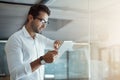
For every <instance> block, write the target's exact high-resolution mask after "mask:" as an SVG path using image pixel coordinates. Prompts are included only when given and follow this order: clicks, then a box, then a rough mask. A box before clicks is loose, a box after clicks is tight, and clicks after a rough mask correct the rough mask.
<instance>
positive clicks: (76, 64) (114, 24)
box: [0, 0, 120, 80]
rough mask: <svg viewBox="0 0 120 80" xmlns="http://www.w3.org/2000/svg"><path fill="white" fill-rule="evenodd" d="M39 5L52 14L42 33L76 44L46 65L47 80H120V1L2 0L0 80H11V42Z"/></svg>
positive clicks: (0, 2) (0, 18)
mask: <svg viewBox="0 0 120 80" xmlns="http://www.w3.org/2000/svg"><path fill="white" fill-rule="evenodd" d="M35 3H43V4H45V5H47V6H48V7H49V8H50V9H51V12H52V13H51V15H50V18H49V23H50V24H48V26H47V27H46V29H45V30H44V31H43V32H42V34H43V35H45V36H46V37H49V38H51V39H57V40H63V41H73V43H74V44H73V46H72V49H73V50H66V51H65V52H64V53H63V55H62V56H61V57H60V58H59V59H58V60H56V61H55V62H54V63H52V64H46V65H45V75H44V80H120V69H119V68H120V36H119V34H120V31H119V30H120V28H119V26H120V23H119V21H120V5H119V4H120V1H119V0H0V80H10V79H9V77H10V75H9V70H8V66H7V61H6V54H5V51H4V46H5V44H6V42H7V39H8V38H9V37H10V35H12V34H13V33H14V32H16V31H17V30H18V29H19V28H20V27H21V26H22V25H23V23H24V21H25V19H26V15H27V12H28V10H29V8H30V6H31V5H33V4H35ZM46 51H47V50H46Z"/></svg>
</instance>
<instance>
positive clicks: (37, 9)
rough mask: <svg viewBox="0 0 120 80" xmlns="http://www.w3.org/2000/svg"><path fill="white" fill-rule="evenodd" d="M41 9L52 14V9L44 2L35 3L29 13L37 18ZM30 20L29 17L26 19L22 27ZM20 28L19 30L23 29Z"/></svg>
mask: <svg viewBox="0 0 120 80" xmlns="http://www.w3.org/2000/svg"><path fill="white" fill-rule="evenodd" d="M40 11H43V12H46V13H47V14H48V16H49V15H50V9H49V8H48V7H47V6H46V5H43V4H35V5H33V6H32V7H31V8H30V10H29V12H28V15H29V14H31V15H32V16H33V18H34V19H35V18H36V17H37V16H38V15H39V12H40ZM27 22H28V19H26V21H25V22H24V24H23V25H22V27H23V26H24V25H25V24H26V23H27ZM22 27H21V28H19V29H18V30H20V29H22Z"/></svg>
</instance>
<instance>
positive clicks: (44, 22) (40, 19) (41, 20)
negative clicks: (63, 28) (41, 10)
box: [36, 17, 49, 25]
mask: <svg viewBox="0 0 120 80" xmlns="http://www.w3.org/2000/svg"><path fill="white" fill-rule="evenodd" d="M36 19H38V20H39V21H40V22H42V23H43V24H45V25H47V24H49V22H48V21H45V19H42V18H39V17H36Z"/></svg>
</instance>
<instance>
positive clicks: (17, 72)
mask: <svg viewBox="0 0 120 80" xmlns="http://www.w3.org/2000/svg"><path fill="white" fill-rule="evenodd" d="M5 52H6V56H7V62H8V68H9V72H10V76H11V78H12V79H13V80H18V79H20V78H22V77H24V76H26V75H30V74H31V73H32V70H31V66H30V62H26V63H24V62H23V52H22V43H21V41H20V39H17V38H16V37H15V36H11V37H10V38H9V40H8V42H7V43H6V46H5Z"/></svg>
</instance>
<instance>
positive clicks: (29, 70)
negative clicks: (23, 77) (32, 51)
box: [25, 63, 32, 75]
mask: <svg viewBox="0 0 120 80" xmlns="http://www.w3.org/2000/svg"><path fill="white" fill-rule="evenodd" d="M25 73H26V74H27V75H29V74H31V73H32V69H31V65H30V63H27V64H25Z"/></svg>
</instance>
